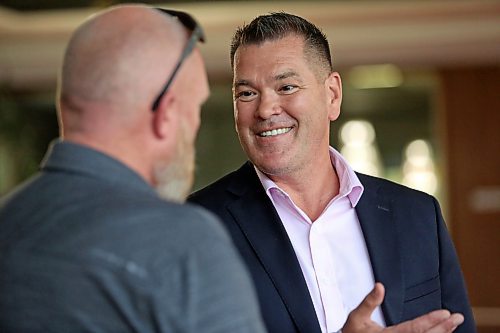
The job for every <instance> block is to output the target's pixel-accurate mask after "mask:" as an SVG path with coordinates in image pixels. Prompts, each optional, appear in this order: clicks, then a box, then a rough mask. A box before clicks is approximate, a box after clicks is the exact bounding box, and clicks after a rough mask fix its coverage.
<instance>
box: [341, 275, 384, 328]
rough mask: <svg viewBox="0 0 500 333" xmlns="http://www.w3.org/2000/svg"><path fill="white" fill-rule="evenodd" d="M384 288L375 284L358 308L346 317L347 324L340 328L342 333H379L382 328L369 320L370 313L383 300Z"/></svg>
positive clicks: (379, 284)
mask: <svg viewBox="0 0 500 333" xmlns="http://www.w3.org/2000/svg"><path fill="white" fill-rule="evenodd" d="M384 294H385V290H384V286H383V285H382V284H381V283H376V284H375V286H374V287H373V289H372V291H370V293H369V294H368V295H366V297H365V299H364V300H363V301H362V302H361V303H360V304H359V305H358V307H357V308H356V309H354V310H352V311H351V313H350V314H349V316H348V317H347V322H346V323H345V325H344V327H343V328H342V332H343V333H375V332H381V331H382V329H383V328H382V327H381V326H379V325H378V324H377V323H375V322H374V321H372V320H371V315H372V312H373V311H374V310H375V308H376V307H377V306H379V305H380V304H382V301H383V300H384Z"/></svg>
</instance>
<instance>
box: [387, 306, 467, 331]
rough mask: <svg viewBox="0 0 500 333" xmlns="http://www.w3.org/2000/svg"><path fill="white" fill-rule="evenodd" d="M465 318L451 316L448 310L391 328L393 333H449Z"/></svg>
mask: <svg viewBox="0 0 500 333" xmlns="http://www.w3.org/2000/svg"><path fill="white" fill-rule="evenodd" d="M463 321H464V317H463V316H462V315H461V314H459V313H454V314H450V312H449V311H447V310H436V311H432V312H430V313H427V314H425V315H423V316H420V317H417V318H415V319H413V320H409V321H406V322H404V323H401V324H399V325H396V326H393V327H391V330H390V331H391V332H394V333H396V332H401V333H403V332H405V333H406V332H408V333H414V332H415V333H424V332H425V333H449V332H453V331H454V330H455V329H456V328H457V327H458V326H459V325H460V324H461V323H463Z"/></svg>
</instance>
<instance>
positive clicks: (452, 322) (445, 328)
mask: <svg viewBox="0 0 500 333" xmlns="http://www.w3.org/2000/svg"><path fill="white" fill-rule="evenodd" d="M463 322H464V316H462V315H461V314H460V313H454V314H452V315H450V316H449V317H448V318H447V319H445V320H443V321H441V322H439V323H438V324H437V325H435V326H434V327H432V328H431V329H430V330H429V331H428V333H450V332H453V331H454V330H455V329H456V328H457V327H458V326H459V325H460V324H462V323H463Z"/></svg>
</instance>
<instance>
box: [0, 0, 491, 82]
mask: <svg viewBox="0 0 500 333" xmlns="http://www.w3.org/2000/svg"><path fill="white" fill-rule="evenodd" d="M8 2H9V1H7V3H8ZM10 2H11V3H12V4H13V5H15V4H16V3H19V1H13V0H12V1H10ZM149 2H150V3H151V1H149ZM23 3H25V4H26V5H25V6H24V7H20V6H17V7H18V9H22V10H15V9H12V8H7V7H0V87H3V88H7V89H9V90H11V91H16V90H20V91H23V90H28V91H30V90H39V89H44V88H47V87H50V89H53V86H54V84H55V78H56V76H57V71H58V68H59V66H60V63H61V59H62V54H63V51H64V47H65V44H66V42H67V40H68V38H69V36H70V34H71V32H72V31H73V30H74V29H75V28H76V27H77V26H78V25H79V24H80V23H81V22H82V21H83V20H84V19H85V18H86V17H87V16H89V15H91V14H92V13H94V12H96V11H98V10H99V8H100V7H102V5H103V4H106V1H96V0H94V1H83V0H80V1H73V2H71V3H72V4H73V8H60V6H59V5H58V4H59V3H60V2H59V1H45V2H44V3H47V4H48V7H49V8H51V9H44V8H40V7H39V3H40V2H39V1H31V2H30V1H25V2H23ZM30 3H31V4H32V5H31V7H30V6H29V4H30ZM64 3H65V4H67V3H68V1H65V2H64ZM115 3H116V1H115ZM51 4H52V5H51ZM89 5H91V6H90V7H89ZM94 5H95V6H94ZM157 5H159V6H164V7H170V8H175V9H182V10H186V11H189V12H190V13H192V14H193V15H194V16H195V17H196V18H197V19H198V20H199V21H200V23H201V24H202V25H203V26H204V28H205V31H206V34H207V38H208V43H207V44H204V45H203V46H201V49H202V52H203V54H204V56H205V59H206V63H207V69H208V71H209V75H210V77H211V79H212V80H227V79H228V78H229V77H230V68H229V56H228V53H229V51H228V49H229V41H230V38H231V35H232V33H233V31H234V29H235V28H236V27H237V26H239V25H241V24H243V23H245V22H249V21H250V20H252V19H253V18H254V17H255V16H257V15H260V14H264V13H267V12H270V11H287V12H290V13H294V14H297V15H300V16H303V17H305V18H307V19H309V20H310V21H312V22H314V23H315V24H317V25H318V26H319V27H321V28H322V29H323V31H324V32H325V33H326V34H327V36H328V37H329V40H330V42H331V47H332V54H333V58H334V65H335V66H336V67H337V68H339V67H344V68H345V67H350V66H354V65H360V64H384V63H392V64H396V65H399V66H402V67H405V68H411V67H430V68H443V67H451V66H469V65H473V66H482V65H492V64H493V65H498V64H500V2H499V1H485V0H456V1H442V0H438V1H418V0H410V1H286V2H282V1H217V2H214V1H184V2H175V3H160V4H157ZM98 6H100V7H98ZM47 89H48V88H47Z"/></svg>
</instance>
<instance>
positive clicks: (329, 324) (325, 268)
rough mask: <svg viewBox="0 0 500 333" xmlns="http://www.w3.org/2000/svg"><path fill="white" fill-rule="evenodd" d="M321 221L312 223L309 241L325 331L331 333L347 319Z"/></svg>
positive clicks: (338, 328) (336, 330) (339, 328)
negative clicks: (324, 321)
mask: <svg viewBox="0 0 500 333" xmlns="http://www.w3.org/2000/svg"><path fill="white" fill-rule="evenodd" d="M322 222H323V221H319V220H318V221H316V222H314V223H313V225H312V227H311V232H310V235H309V241H310V247H311V257H312V262H313V265H314V270H315V272H316V279H317V282H318V288H319V291H320V295H321V302H322V304H323V310H324V312H325V319H326V328H327V332H328V333H333V332H338V331H340V330H341V328H342V326H343V325H344V323H345V321H346V320H347V311H346V309H345V306H344V302H343V300H342V294H341V293H340V289H339V285H338V282H337V276H336V273H335V266H334V265H335V263H334V260H333V257H332V256H331V254H330V250H329V246H328V241H329V240H328V239H327V238H326V237H325V236H324V230H322V229H324V228H323V225H322Z"/></svg>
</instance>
